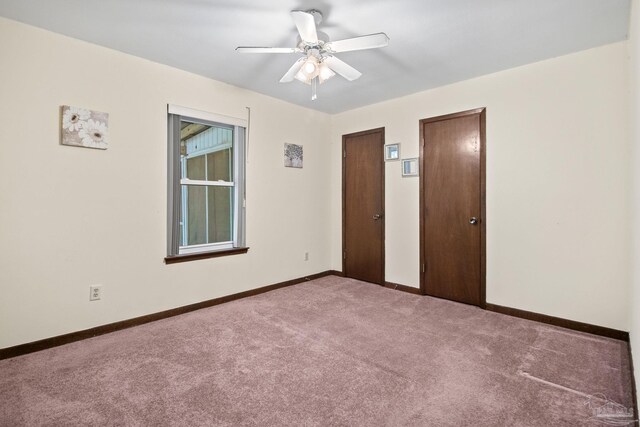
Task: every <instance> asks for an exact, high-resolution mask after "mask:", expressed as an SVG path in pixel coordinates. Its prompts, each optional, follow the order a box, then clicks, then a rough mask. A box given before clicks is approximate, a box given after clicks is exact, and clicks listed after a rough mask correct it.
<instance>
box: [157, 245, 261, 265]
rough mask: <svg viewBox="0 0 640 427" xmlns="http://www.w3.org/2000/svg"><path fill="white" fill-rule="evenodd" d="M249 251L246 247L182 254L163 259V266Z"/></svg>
mask: <svg viewBox="0 0 640 427" xmlns="http://www.w3.org/2000/svg"><path fill="white" fill-rule="evenodd" d="M248 251H249V248H248V247H242V248H232V249H222V250H219V251H211V252H200V253H196V254H182V255H172V256H168V257H165V258H164V262H165V264H175V263H178V262H187V261H196V260H199V259H207V258H217V257H221V256H229V255H238V254H246V253H247V252H248Z"/></svg>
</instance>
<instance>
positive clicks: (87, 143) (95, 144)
mask: <svg viewBox="0 0 640 427" xmlns="http://www.w3.org/2000/svg"><path fill="white" fill-rule="evenodd" d="M60 113H61V126H60V143H61V144H62V145H72V146H75V147H86V148H97V149H100V150H106V149H107V147H108V146H109V114H108V113H102V112H100V111H92V110H87V109H86V108H80V107H72V106H69V105H63V106H62V107H60Z"/></svg>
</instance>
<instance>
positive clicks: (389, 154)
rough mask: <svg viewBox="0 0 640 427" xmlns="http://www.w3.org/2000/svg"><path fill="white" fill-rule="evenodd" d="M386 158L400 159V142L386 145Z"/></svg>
mask: <svg viewBox="0 0 640 427" xmlns="http://www.w3.org/2000/svg"><path fill="white" fill-rule="evenodd" d="M384 160H385V161H387V162H389V161H394V160H400V144H389V145H385V146H384Z"/></svg>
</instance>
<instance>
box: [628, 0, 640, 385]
mask: <svg viewBox="0 0 640 427" xmlns="http://www.w3.org/2000/svg"><path fill="white" fill-rule="evenodd" d="M639 32H640V1H639V0H633V1H632V3H631V29H630V34H629V54H630V57H631V67H630V68H629V75H630V76H631V109H630V117H631V142H632V144H633V157H632V170H633V178H634V179H633V181H634V185H633V193H632V200H633V206H632V208H633V210H632V212H633V216H632V217H631V228H632V230H633V234H632V236H633V251H632V259H631V262H632V266H633V279H632V281H631V298H630V300H629V301H630V304H629V308H630V310H631V350H632V351H633V359H634V361H635V366H636V375H635V377H636V384H637V387H636V388H637V389H638V390H640V372H638V367H640V224H638V219H639V218H640V84H639V83H640V82H639V80H640V33H639Z"/></svg>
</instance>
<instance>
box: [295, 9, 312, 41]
mask: <svg viewBox="0 0 640 427" xmlns="http://www.w3.org/2000/svg"><path fill="white" fill-rule="evenodd" d="M291 18H292V19H293V23H294V24H296V28H298V32H299V33H300V38H301V39H302V41H303V42H305V43H310V44H318V33H317V31H316V20H315V18H314V17H313V15H312V14H310V13H308V12H303V11H301V10H292V11H291Z"/></svg>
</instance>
